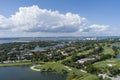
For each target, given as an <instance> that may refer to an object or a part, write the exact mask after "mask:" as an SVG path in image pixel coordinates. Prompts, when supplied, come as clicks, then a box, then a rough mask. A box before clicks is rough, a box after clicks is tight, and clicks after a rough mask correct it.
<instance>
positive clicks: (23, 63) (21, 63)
mask: <svg viewBox="0 0 120 80" xmlns="http://www.w3.org/2000/svg"><path fill="white" fill-rule="evenodd" d="M30 64H32V63H31V62H15V63H4V64H2V63H1V64H0V67H6V66H24V65H30Z"/></svg>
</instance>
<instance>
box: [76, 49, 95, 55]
mask: <svg viewBox="0 0 120 80" xmlns="http://www.w3.org/2000/svg"><path fill="white" fill-rule="evenodd" d="M92 51H93V49H90V50H86V51H83V52H80V53H78V54H77V55H78V56H79V55H86V54H89V52H92Z"/></svg>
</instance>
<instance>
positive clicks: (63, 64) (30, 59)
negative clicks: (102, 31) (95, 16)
mask: <svg viewBox="0 0 120 80" xmlns="http://www.w3.org/2000/svg"><path fill="white" fill-rule="evenodd" d="M58 44H59V45H58ZM48 46H49V47H48ZM51 46H52V47H51ZM53 46H54V47H53ZM43 47H45V48H43ZM0 62H1V64H0V66H1V67H4V66H25V65H29V68H30V69H31V70H34V71H40V72H55V73H60V74H65V75H66V77H67V78H66V80H113V79H112V77H115V76H119V75H120V73H119V72H120V64H119V63H120V39H103V40H84V41H79V40H78V41H57V42H56V41H48V42H42V41H38V42H30V43H6V44H1V45H0ZM32 64H35V65H33V66H32ZM30 65H31V66H30Z"/></svg>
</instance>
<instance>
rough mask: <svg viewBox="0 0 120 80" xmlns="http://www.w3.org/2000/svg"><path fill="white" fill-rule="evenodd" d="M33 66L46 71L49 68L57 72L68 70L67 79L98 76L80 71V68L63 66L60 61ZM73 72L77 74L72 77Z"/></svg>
mask: <svg viewBox="0 0 120 80" xmlns="http://www.w3.org/2000/svg"><path fill="white" fill-rule="evenodd" d="M35 68H36V69H41V70H42V69H44V70H46V71H47V70H48V69H49V68H51V69H52V70H54V71H56V72H58V73H63V70H65V71H67V72H68V76H67V80H98V77H97V76H96V75H92V74H89V73H84V72H81V71H80V69H75V68H71V67H68V66H64V65H63V64H61V63H60V62H48V63H45V64H44V65H41V66H37V67H35ZM73 73H74V74H75V75H77V76H76V77H75V78H73V77H72V76H73ZM71 77H72V79H71Z"/></svg>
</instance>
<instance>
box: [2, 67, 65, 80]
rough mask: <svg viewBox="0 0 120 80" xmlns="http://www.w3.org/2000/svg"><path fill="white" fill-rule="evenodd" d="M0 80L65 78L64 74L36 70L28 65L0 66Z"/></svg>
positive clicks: (57, 79)
mask: <svg viewBox="0 0 120 80" xmlns="http://www.w3.org/2000/svg"><path fill="white" fill-rule="evenodd" d="M0 80H66V75H62V74H57V73H50V72H36V71H32V70H30V69H29V67H27V66H24V67H0Z"/></svg>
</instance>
